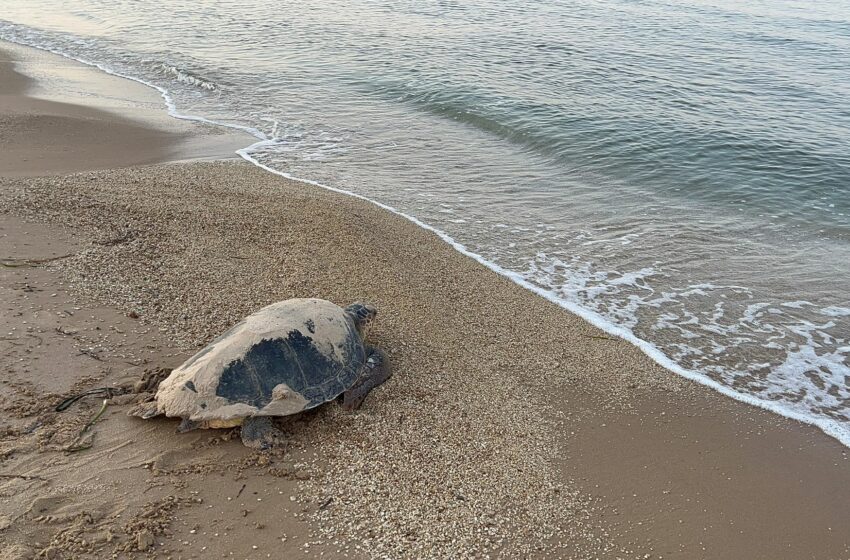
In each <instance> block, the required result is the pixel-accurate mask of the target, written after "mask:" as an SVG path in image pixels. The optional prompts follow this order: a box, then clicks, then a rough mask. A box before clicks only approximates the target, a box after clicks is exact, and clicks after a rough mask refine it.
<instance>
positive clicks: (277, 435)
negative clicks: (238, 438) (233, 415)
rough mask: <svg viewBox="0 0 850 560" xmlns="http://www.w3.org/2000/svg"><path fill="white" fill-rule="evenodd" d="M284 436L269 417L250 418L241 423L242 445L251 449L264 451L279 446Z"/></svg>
mask: <svg viewBox="0 0 850 560" xmlns="http://www.w3.org/2000/svg"><path fill="white" fill-rule="evenodd" d="M283 439H284V436H283V432H281V431H280V430H279V429H277V427H276V426H275V425H274V421H273V420H272V418H271V417H270V416H250V417H248V418H246V419H245V420H244V421H243V422H242V443H244V444H245V445H246V446H247V447H250V448H251V449H259V450H266V449H271V448H272V447H276V446H279V445H280V444H281V443H282V442H283Z"/></svg>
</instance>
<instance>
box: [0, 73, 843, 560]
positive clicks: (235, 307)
mask: <svg viewBox="0 0 850 560" xmlns="http://www.w3.org/2000/svg"><path fill="white" fill-rule="evenodd" d="M8 71H9V68H8V65H7V66H4V67H3V69H2V70H0V72H2V74H0V83H2V84H6V87H7V90H6V91H7V92H8V93H7V94H6V95H5V96H4V97H5V99H4V101H2V103H7V104H8V105H2V106H0V110H2V111H4V112H3V113H0V115H5V114H6V113H5V111H9V112H10V114H13V111H14V109H12V110H9V109H7V108H6V107H14V106H15V103H28V102H29V101H27V98H26V97H25V96H22V93H23V90H22V89H21V88H22V86H17V87H18V89H17V91H16V92H15V91H14V90H11V87H10V86H9V85H8V84H13V85H14V83H15V82H13V81H11V80H7V79H5V78H6V76H9V73H8ZM18 81H19V83H21V82H20V80H19V79H18ZM22 83H24V84H25V83H26V82H22ZM10 90H11V91H10ZM37 111H38V108H37V107H36V108H33V109H31V110H30V112H29V113H28V115H30V116H32V115H36V114H37ZM0 118H4V117H0ZM99 118H100V121H99V122H100V125H99V126H102V127H103V128H105V129H110V130H111V129H112V126H113V124H114V126H116V127H121V126H127V127H134V128H133V129H132V134H130V136H132V138H134V139H135V140H134V141H138V142H140V145H139V146H136V147H134V148H133V149H132V150H131V151H133V154H131V155H132V156H133V157H137V156H139V154H140V153H142V152H144V153H145V156H144V157H145V158H147V159H145V160H140V161H129V160H126V159H122V157H125V156H126V157H129V156H128V154H127V153H126V152H122V151H121V150H117V148H116V150H117V152H116V154H115V160H114V163H113V164H112V167H124V166H128V165H132V164H137V163H142V162H143V161H144V162H154V161H166V160H168V159H169V157H168V154H169V153H172V152H169V150H171V149H172V148H164V146H166V145H170V146H172V147H173V146H179V145H180V142H181V139H180V137H179V135H174V133H171V135H169V133H168V131H151V130H149V129H146V127H140V126H139V125H138V124H136V123H132V122H129V121H127V120H126V119H121V118H120V117H116V116H115V115H113V114H109V113H104V115H102V116H101V117H99ZM110 119H112V120H114V121H115V122H114V123H113V122H112V120H110ZM41 123H47V124H44V125H43V126H44V128H38V127H39V126H42V124H41ZM50 126H51V124H50V121H39V120H37V119H33V120H31V121H30V124H29V125H28V128H25V129H23V130H25V133H21V132H19V130H21V129H18V128H6V127H5V126H4V128H3V129H0V130H3V131H4V132H3V134H4V135H5V136H4V139H5V141H6V142H7V143H11V144H14V145H16V146H18V148H17V149H18V150H19V152H18V153H19V154H26V153H34V152H37V151H38V150H39V149H40V148H41V146H42V142H46V140H45V136H47V135H48V134H49V133H50V132H52V130H53V129H51V128H50ZM69 130H73V131H78V130H79V131H81V133H80V134H79V135H78V136H76V137H75V142H74V150H75V151H76V153H77V156H76V157H75V158H73V160H72V162H73V165H72V166H70V167H68V168H62V167H61V165H60V164H59V163H57V164H56V166H50V167H47V168H44V169H40V168H38V166H36V165H30V163H29V162H21V159H22V158H21V157H18V159H0V175H2V176H3V178H2V179H0V212H2V214H0V216H2V231H0V247H2V253H0V256H2V258H3V259H4V260H3V267H0V290H2V292H3V295H2V298H0V299H2V301H3V304H2V324H1V325H0V329H2V330H0V334H2V335H3V336H2V338H0V366H2V367H3V369H4V371H7V372H8V373H7V374H6V376H5V377H4V378H3V380H2V382H0V409H2V415H0V421H2V430H3V431H2V438H0V475H2V478H0V495H2V497H3V500H2V505H0V537H2V538H0V543H2V545H0V546H2V547H3V548H0V556H3V557H10V558H29V557H31V556H32V555H33V554H35V553H38V552H42V553H43V554H44V556H46V557H57V558H62V557H67V558H71V557H73V558H78V557H83V558H85V557H89V558H102V557H104V556H110V555H112V554H116V555H118V556H119V557H133V556H138V557H146V556H151V557H157V558H159V557H162V558H165V557H169V556H171V557H181V558H202V557H241V558H267V557H272V558H274V557H283V556H286V557H292V558H317V557H320V556H322V557H326V558H327V557H330V558H339V557H346V556H345V555H348V557H363V558H369V557H373V558H388V557H391V558H472V557H480V558H484V557H487V556H489V557H503V558H529V557H539V558H544V557H551V558H682V559H693V558H717V559H721V558H748V559H749V558H752V559H756V558H765V559H767V558H771V559H773V558H787V559H801V558H819V559H821V558H822V559H827V558H829V559H832V558H848V557H850V548H848V547H850V537H848V533H847V531H846V527H847V520H848V519H850V468H848V467H850V463H848V461H847V459H846V457H847V455H846V450H845V449H844V448H843V447H842V446H840V445H839V444H838V443H837V442H835V441H834V440H831V439H830V438H828V437H826V436H825V435H823V434H822V433H820V432H819V431H817V430H816V429H813V428H811V427H808V426H803V425H800V424H798V423H796V422H792V421H788V420H785V419H782V418H780V417H777V416H775V415H772V414H770V413H767V412H764V411H761V410H758V409H754V408H752V407H750V406H747V405H743V404H741V403H738V402H735V401H732V400H730V399H727V398H724V397H721V396H719V395H716V394H714V393H712V392H711V391H709V390H707V389H705V388H703V387H701V386H698V385H696V384H693V383H690V382H687V381H685V380H682V379H680V378H677V377H676V376H674V375H673V374H671V373H669V372H667V371H665V370H663V369H662V368H660V367H659V366H657V365H656V364H654V363H652V362H651V361H650V360H649V359H648V358H647V357H646V356H645V355H644V354H642V353H641V352H640V351H639V350H637V349H636V348H634V347H632V346H630V345H629V344H627V343H625V342H623V341H621V340H618V339H612V338H610V337H609V336H608V335H605V334H604V333H602V332H600V331H598V330H597V329H595V328H593V327H592V326H590V325H588V324H587V323H585V322H584V321H582V320H581V319H579V318H577V317H575V316H573V315H571V314H569V313H567V312H565V311H564V310H562V309H560V308H559V307H557V306H556V305H554V304H552V303H550V302H547V301H545V300H543V299H541V298H539V297H537V296H535V295H534V294H531V293H530V292H527V291H525V290H523V289H521V288H519V287H518V286H516V285H514V284H512V283H511V282H509V281H508V280H507V279H505V278H503V277H500V276H498V275H496V274H495V273H493V272H492V271H490V270H488V269H486V268H484V267H482V266H481V265H479V264H477V263H476V262H474V261H472V260H471V259H469V258H466V257H464V256H462V255H460V254H459V253H457V252H456V251H454V250H453V249H452V248H451V247H449V246H448V245H446V244H445V243H443V242H442V241H440V240H439V239H438V238H437V237H436V236H434V235H432V234H430V233H428V232H426V231H423V230H421V229H419V228H417V227H416V226H414V225H413V224H411V223H410V222H408V221H406V220H404V219H403V218H400V217H398V216H395V215H392V214H390V213H388V212H386V211H383V210H381V209H379V208H377V207H375V206H372V205H370V204H368V203H365V202H363V201H360V200H357V199H353V198H350V197H345V196H342V195H339V194H335V193H332V192H330V191H325V190H322V189H319V188H316V187H313V186H310V185H306V184H301V183H297V182H293V181H288V180H284V179H281V178H279V177H276V176H273V175H271V174H268V173H265V172H263V171H261V170H259V169H257V168H254V167H251V166H249V165H247V164H245V163H234V162H206V163H181V164H168V165H155V166H147V167H131V168H127V169H107V170H100V171H88V170H89V169H102V168H104V167H110V165H109V162H108V161H106V160H101V159H98V158H100V157H101V156H100V155H98V157H97V158H95V157H94V156H93V159H91V160H89V159H87V156H86V154H87V153H88V150H92V151H96V148H97V147H98V146H99V144H98V143H99V142H100V141H101V140H100V137H99V136H98V134H99V133H95V130H96V129H95V128H91V129H85V128H80V129H77V128H76V127H71V128H69ZM83 130H85V131H87V133H86V134H82V131H83ZM88 132H91V134H92V135H93V136H91V137H90V136H88V135H87V134H88ZM75 133H76V132H75ZM148 134H151V136H146V135H148ZM163 134H164V135H165V136H156V135H163ZM181 134H182V132H181ZM142 140H144V141H142ZM45 145H47V146H49V145H50V144H49V143H48V144H45ZM163 149H164V150H165V151H160V152H157V150H163ZM27 150H28V151H27ZM4 157H6V156H0V158H4ZM83 170H86V171H85V172H82V173H78V174H76V175H58V173H61V172H66V171H83ZM22 175H27V176H26V177H22ZM35 175H47V176H40V177H39V176H35ZM311 296H318V297H324V298H327V299H331V300H332V301H335V302H337V303H340V304H347V303H348V302H350V301H353V300H356V299H364V300H368V301H371V302H373V303H375V304H376V305H377V306H378V308H379V310H380V315H379V317H378V321H377V322H376V324H375V328H374V331H373V332H371V333H370V338H371V340H372V342H373V343H375V344H376V345H378V346H379V347H381V348H383V349H385V350H386V351H387V352H388V354H389V356H390V358H391V360H392V363H393V366H394V370H395V376H394V377H393V379H392V380H391V381H390V382H388V383H387V384H386V385H385V386H383V387H381V388H379V389H377V390H376V391H375V392H373V394H372V395H371V396H370V397H369V399H367V401H366V403H365V405H364V407H363V409H362V410H360V411H359V412H356V413H354V414H350V413H345V412H344V411H342V410H341V409H340V408H339V407H336V406H333V405H329V406H325V407H322V408H320V409H318V410H316V411H314V412H311V413H309V414H305V415H302V416H299V417H296V418H290V419H287V420H286V421H285V422H283V425H282V427H283V429H284V430H285V431H286V433H287V434H288V436H289V438H290V439H289V444H288V446H287V448H286V449H285V450H279V451H277V452H275V453H270V454H258V453H253V452H251V451H249V450H247V449H245V448H244V447H243V446H242V445H241V443H240V442H239V441H238V437H236V434H237V433H238V432H237V430H229V431H228V430H218V431H201V432H192V433H189V434H176V433H175V432H174V430H175V427H176V422H174V421H173V420H168V419H161V420H154V421H148V422H144V421H141V420H138V419H134V418H128V417H126V416H125V414H124V411H125V410H126V408H127V407H126V406H124V405H121V404H119V402H120V399H118V401H119V402H115V403H114V404H112V405H110V406H109V407H108V408H107V412H106V414H105V415H104V416H103V418H102V419H101V420H100V421H99V422H98V423H97V424H95V426H94V428H93V429H92V430H89V431H88V432H86V435H84V437H83V438H82V439H83V440H84V441H83V442H82V443H83V445H81V444H80V441H79V440H78V438H77V434H78V433H79V432H80V430H81V429H82V427H83V426H84V425H85V424H86V422H87V421H88V420H89V419H91V418H92V417H93V415H94V414H95V413H96V412H97V411H98V409H99V408H100V405H101V401H100V400H99V399H96V398H92V399H87V400H86V401H84V402H82V403H79V404H77V405H75V406H73V407H72V408H70V409H69V410H68V411H66V412H62V413H57V412H55V411H53V405H55V403H56V402H58V401H59V400H61V398H62V397H63V396H67V395H68V394H71V393H72V392H74V391H77V390H80V389H85V388H91V387H97V386H117V385H119V384H121V383H122V382H126V381H127V380H131V379H134V378H137V377H138V376H140V375H142V374H143V372H144V371H145V370H151V369H154V368H170V367H175V366H176V365H179V363H180V362H181V361H182V360H183V359H185V358H186V357H187V356H188V355H189V354H190V353H191V352H192V351H193V350H194V349H196V348H197V347H198V346H199V345H202V344H203V343H205V342H207V341H208V340H209V339H210V338H211V337H213V336H215V335H216V334H218V333H219V332H221V331H222V330H224V329H225V328H227V327H228V326H229V325H231V324H232V323H234V322H235V321H237V320H238V319H239V318H241V317H242V316H244V315H245V314H246V313H249V312H251V311H253V310H255V309H257V308H259V307H261V306H262V305H265V304H267V303H270V302H273V301H277V300H280V299H285V298H289V297H311ZM91 434H93V436H92V435H91ZM88 438H93V439H91V440H90V441H89V439H88ZM89 444H90V445H91V446H90V447H89V448H87V449H82V450H80V451H68V449H69V447H73V446H76V447H81V446H82V447H85V446H86V445H89ZM148 544H150V545H151V548H149V549H146V551H145V552H144V553H143V552H139V551H138V550H137V549H139V548H141V546H140V545H148ZM254 547H256V548H254ZM145 548H146V547H145ZM231 553H233V556H231Z"/></svg>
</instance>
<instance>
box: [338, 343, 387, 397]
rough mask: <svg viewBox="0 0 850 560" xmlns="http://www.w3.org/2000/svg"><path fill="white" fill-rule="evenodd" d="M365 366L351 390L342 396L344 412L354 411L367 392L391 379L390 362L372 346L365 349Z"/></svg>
mask: <svg viewBox="0 0 850 560" xmlns="http://www.w3.org/2000/svg"><path fill="white" fill-rule="evenodd" d="M366 355H367V358H366V364H365V365H364V366H363V373H361V374H360V378H359V379H358V380H357V382H356V383H354V385H352V386H351V389H349V390H348V391H346V392H345V393H343V394H342V407H343V408H344V409H346V410H356V409H358V408H360V405H361V404H363V400H364V399H365V398H366V396H367V395H368V394H369V391H371V390H372V389H374V388H375V387H377V386H378V385H380V384H382V383H384V382H385V381H386V380H387V379H389V378H390V377H392V375H393V374H392V372H391V371H390V362H389V359H387V355H386V354H385V353H384V352H383V351H382V350H379V349H377V348H375V347H373V346H369V347H367V348H366Z"/></svg>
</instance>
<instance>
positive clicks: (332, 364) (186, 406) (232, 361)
mask: <svg viewBox="0 0 850 560" xmlns="http://www.w3.org/2000/svg"><path fill="white" fill-rule="evenodd" d="M365 359H366V351H365V347H364V345H363V340H362V338H361V336H360V334H359V333H358V332H357V329H356V328H355V326H354V323H353V321H352V320H351V318H350V317H349V316H348V314H347V313H346V312H345V311H344V310H343V309H342V308H341V307H339V306H337V305H335V304H333V303H331V302H329V301H325V300H321V299H292V300H286V301H282V302H278V303H275V304H272V305H269V306H267V307H264V308H263V309H261V310H259V311H257V312H256V313H254V314H252V315H249V316H248V317H246V318H245V319H243V320H242V321H241V322H239V323H238V324H237V325H235V326H234V327H232V328H231V329H230V330H228V331H227V332H226V333H224V334H223V335H222V336H220V337H218V338H217V339H216V340H214V341H213V342H212V343H210V344H209V345H208V346H207V347H205V348H203V349H202V350H201V351H200V352H198V353H197V354H195V355H194V356H192V357H191V358H190V359H189V360H187V361H186V363H184V364H183V365H182V366H180V367H179V368H177V369H175V370H174V371H173V372H172V374H171V375H170V376H169V377H168V379H166V380H165V381H163V383H162V384H161V385H160V388H159V391H158V392H157V406H158V409H159V410H160V412H162V413H164V414H166V415H167V416H180V417H183V418H190V419H192V420H201V421H203V420H206V421H211V420H216V421H218V420H230V419H234V418H240V417H246V416H284V415H287V414H294V413H296V412H300V411H302V410H306V409H309V408H313V407H315V406H319V405H320V404H322V403H324V402H327V401H330V400H333V399H334V398H336V397H337V396H339V395H340V394H341V393H343V392H344V391H346V390H347V389H348V388H349V387H351V385H352V384H353V383H354V382H355V381H356V380H357V378H358V376H359V374H360V371H361V369H362V367H363V365H364V363H365Z"/></svg>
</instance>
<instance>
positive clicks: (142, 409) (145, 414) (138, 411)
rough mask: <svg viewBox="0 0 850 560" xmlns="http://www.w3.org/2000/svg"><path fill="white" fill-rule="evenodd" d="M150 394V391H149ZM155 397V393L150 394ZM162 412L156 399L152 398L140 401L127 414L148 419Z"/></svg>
mask: <svg viewBox="0 0 850 560" xmlns="http://www.w3.org/2000/svg"><path fill="white" fill-rule="evenodd" d="M149 394H150V393H149ZM150 396H151V397H153V394H150ZM160 414H162V413H161V412H160V411H159V409H158V408H157V406H156V401H155V400H153V398H151V400H146V401H144V402H140V403H139V404H137V405H136V406H134V407H133V408H131V409H130V410H128V411H127V416H138V417H139V418H144V419H145V420H147V419H148V418H153V417H154V416H159V415H160Z"/></svg>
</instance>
